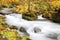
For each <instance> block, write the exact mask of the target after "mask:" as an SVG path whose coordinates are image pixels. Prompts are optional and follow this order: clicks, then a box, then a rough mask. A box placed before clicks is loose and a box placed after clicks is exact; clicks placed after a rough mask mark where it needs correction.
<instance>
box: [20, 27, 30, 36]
mask: <svg viewBox="0 0 60 40" xmlns="http://www.w3.org/2000/svg"><path fill="white" fill-rule="evenodd" d="M19 31H20V32H22V33H23V35H24V36H29V34H28V33H27V31H26V29H25V28H24V27H20V29H19Z"/></svg>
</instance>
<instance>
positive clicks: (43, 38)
mask: <svg viewBox="0 0 60 40" xmlns="http://www.w3.org/2000/svg"><path fill="white" fill-rule="evenodd" d="M6 11H7V10H6ZM5 16H6V19H5V20H6V22H7V23H8V25H14V26H17V28H18V29H19V28H20V27H24V28H25V29H26V31H27V33H29V35H30V39H32V40H60V24H58V23H53V22H51V21H49V20H46V19H45V18H42V16H38V19H39V20H36V21H27V20H24V19H22V15H21V14H16V13H12V14H9V15H5ZM42 20H43V21H42ZM35 27H36V28H38V29H40V30H41V31H39V32H37V33H35V32H34V28H35ZM49 34H50V35H49ZM56 34H57V37H56V39H53V38H54V37H55V36H56ZM47 36H49V37H47ZM51 36H52V38H51Z"/></svg>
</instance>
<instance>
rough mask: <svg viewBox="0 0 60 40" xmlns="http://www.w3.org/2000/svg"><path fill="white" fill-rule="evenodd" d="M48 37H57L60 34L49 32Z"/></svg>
mask: <svg viewBox="0 0 60 40" xmlns="http://www.w3.org/2000/svg"><path fill="white" fill-rule="evenodd" d="M47 37H48V38H51V39H57V37H58V35H57V34H56V33H49V34H47Z"/></svg>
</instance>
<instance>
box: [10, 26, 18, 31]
mask: <svg viewBox="0 0 60 40" xmlns="http://www.w3.org/2000/svg"><path fill="white" fill-rule="evenodd" d="M9 28H10V29H16V30H17V29H18V28H17V27H16V26H13V25H12V26H9Z"/></svg>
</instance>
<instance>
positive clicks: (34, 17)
mask: <svg viewBox="0 0 60 40" xmlns="http://www.w3.org/2000/svg"><path fill="white" fill-rule="evenodd" d="M22 18H23V19H26V20H29V21H33V20H37V15H36V13H24V14H22Z"/></svg>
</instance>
